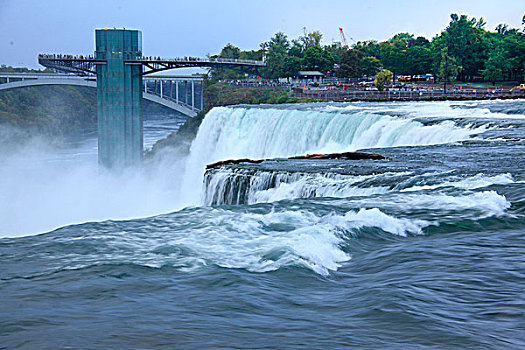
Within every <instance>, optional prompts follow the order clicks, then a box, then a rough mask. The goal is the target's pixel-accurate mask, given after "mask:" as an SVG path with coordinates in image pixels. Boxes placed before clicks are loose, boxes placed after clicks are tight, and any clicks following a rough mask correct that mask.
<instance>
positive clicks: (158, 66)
mask: <svg viewBox="0 0 525 350" xmlns="http://www.w3.org/2000/svg"><path fill="white" fill-rule="evenodd" d="M38 62H39V63H40V64H41V65H43V66H44V67H48V68H53V69H58V70H62V71H66V72H73V73H76V74H84V75H85V74H95V66H96V65H98V64H106V60H104V59H97V58H94V57H93V56H73V55H54V54H51V55H47V54H40V55H38ZM124 64H131V65H142V66H144V67H145V68H148V69H149V70H144V71H143V73H142V74H143V75H145V74H151V73H155V72H160V71H163V70H168V69H174V68H194V67H207V68H218V67H222V68H260V67H264V66H266V63H265V62H264V61H254V60H239V59H229V58H200V57H184V58H182V57H175V58H162V57H152V56H142V57H139V58H138V59H135V60H124Z"/></svg>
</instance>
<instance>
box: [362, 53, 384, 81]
mask: <svg viewBox="0 0 525 350" xmlns="http://www.w3.org/2000/svg"><path fill="white" fill-rule="evenodd" d="M380 70H381V61H379V60H378V59H377V58H375V57H374V56H367V57H363V58H362V59H361V73H362V74H365V75H366V76H368V77H373V76H374V75H376V74H377V72H379V71H380Z"/></svg>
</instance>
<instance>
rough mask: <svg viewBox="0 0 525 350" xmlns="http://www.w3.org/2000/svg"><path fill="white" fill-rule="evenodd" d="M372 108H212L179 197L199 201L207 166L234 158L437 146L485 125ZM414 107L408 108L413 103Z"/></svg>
mask: <svg viewBox="0 0 525 350" xmlns="http://www.w3.org/2000/svg"><path fill="white" fill-rule="evenodd" d="M384 108H385V107H384V105H382V106H379V107H377V108H375V109H373V108H370V107H367V108H358V107H355V106H352V108H348V107H345V108H338V107H335V106H326V105H320V106H318V107H316V106H314V107H312V106H311V105H310V106H308V107H304V108H298V107H297V106H284V107H280V108H274V107H267V108H261V107H217V108H214V109H213V110H211V111H210V112H209V113H208V115H207V116H206V118H205V119H204V121H203V123H202V125H201V126H200V128H199V131H198V133H197V136H196V138H195V140H194V142H193V144H192V146H191V151H190V155H189V157H188V159H187V161H186V166H185V176H184V182H183V191H182V193H183V197H184V198H185V199H187V200H188V202H189V204H199V203H200V200H201V198H200V197H201V196H200V191H199V190H198V189H199V188H201V187H202V179H203V174H204V167H205V166H206V164H209V163H212V162H215V161H219V160H224V159H234V158H259V159H260V158H279V157H289V156H294V155H302V154H306V153H330V152H342V151H354V150H358V149H364V148H378V147H393V146H414V145H431V144H442V143H449V142H455V141H461V140H466V139H468V138H469V137H470V136H471V135H473V134H476V133H480V132H483V131H485V130H486V127H485V126H479V127H471V125H466V126H463V127H460V126H456V125H455V123H454V122H453V121H451V120H445V121H441V122H437V123H433V124H423V123H422V122H421V121H419V120H417V118H421V117H422V115H418V114H410V113H407V112H406V111H405V115H403V116H391V115H386V114H384V111H382V109H384ZM412 108H413V107H412Z"/></svg>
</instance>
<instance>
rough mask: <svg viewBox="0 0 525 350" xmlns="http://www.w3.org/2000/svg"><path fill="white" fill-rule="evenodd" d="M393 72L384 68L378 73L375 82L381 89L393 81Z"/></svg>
mask: <svg viewBox="0 0 525 350" xmlns="http://www.w3.org/2000/svg"><path fill="white" fill-rule="evenodd" d="M392 75H393V74H392V72H391V71H389V70H388V69H383V70H382V71H381V72H379V73H377V75H376V79H375V84H376V87H377V89H378V90H379V91H383V90H384V89H385V85H388V84H391V83H392Z"/></svg>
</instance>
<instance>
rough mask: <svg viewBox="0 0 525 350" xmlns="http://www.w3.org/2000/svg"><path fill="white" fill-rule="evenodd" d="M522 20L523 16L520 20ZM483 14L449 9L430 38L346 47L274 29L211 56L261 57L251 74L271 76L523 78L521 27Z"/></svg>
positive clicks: (224, 75) (402, 37)
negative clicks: (491, 26) (491, 21)
mask: <svg viewBox="0 0 525 350" xmlns="http://www.w3.org/2000/svg"><path fill="white" fill-rule="evenodd" d="M522 23H523V24H524V25H525V16H524V18H523V20H522ZM485 27H486V23H485V21H484V20H483V18H480V19H476V18H468V16H466V15H461V16H459V15H457V14H451V15H450V22H449V24H448V26H447V27H446V28H445V29H444V30H443V31H442V32H441V33H440V34H438V35H436V36H434V37H433V38H432V39H431V40H428V39H427V38H425V37H422V36H418V37H415V36H414V35H413V34H410V33H398V34H396V35H394V36H393V37H392V38H390V39H388V40H386V41H383V42H378V41H375V40H368V41H359V42H356V43H354V44H353V45H352V46H351V47H344V46H341V45H340V44H331V45H322V44H321V39H322V37H323V35H322V33H321V32H319V31H312V32H309V33H308V32H305V33H304V35H302V36H300V37H298V38H297V39H292V40H289V39H288V37H287V35H286V34H284V33H282V32H278V33H276V34H275V35H274V36H273V37H272V38H271V39H270V40H269V41H267V42H264V43H261V44H260V49H259V50H251V51H242V50H240V49H239V48H238V47H236V46H234V45H232V44H227V45H226V46H225V47H224V48H223V49H222V50H221V52H220V53H219V54H218V55H216V56H212V57H221V58H237V59H254V60H262V59H264V60H265V61H266V67H264V68H262V69H259V71H257V72H252V73H253V74H260V75H261V76H262V77H263V78H267V79H276V78H283V77H292V76H295V75H296V74H297V72H298V71H301V70H315V71H320V72H322V73H324V74H326V75H327V76H334V77H339V78H358V77H363V76H368V77H372V76H375V75H376V74H377V73H378V72H380V71H381V70H389V71H391V72H393V73H394V74H395V75H410V76H416V75H424V74H432V75H434V76H435V77H436V78H437V79H447V80H449V79H456V80H459V81H473V80H485V81H490V82H496V81H502V80H513V81H523V79H524V75H525V33H524V32H525V29H517V28H509V26H508V25H506V24H500V25H498V26H497V27H496V29H495V30H494V31H489V30H487V29H486V28H485ZM212 77H213V79H236V78H241V77H243V74H241V73H239V72H232V71H227V70H223V69H215V70H212Z"/></svg>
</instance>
